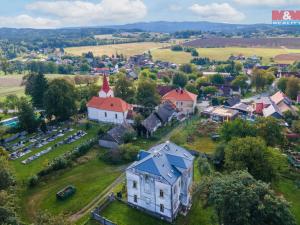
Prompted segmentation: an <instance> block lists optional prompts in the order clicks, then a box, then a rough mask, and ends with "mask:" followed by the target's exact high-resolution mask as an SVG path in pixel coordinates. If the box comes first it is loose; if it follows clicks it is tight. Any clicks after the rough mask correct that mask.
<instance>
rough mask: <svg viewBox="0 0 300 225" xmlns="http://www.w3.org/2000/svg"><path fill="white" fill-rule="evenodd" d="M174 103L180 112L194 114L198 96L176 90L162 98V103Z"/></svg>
mask: <svg viewBox="0 0 300 225" xmlns="http://www.w3.org/2000/svg"><path fill="white" fill-rule="evenodd" d="M166 101H169V102H172V103H173V104H174V105H175V106H176V108H177V110H178V111H179V112H182V113H184V114H193V113H194V112H195V108H196V104H197V95H195V94H193V93H191V92H189V91H187V90H184V89H174V90H171V91H169V92H168V93H166V94H165V95H164V96H163V97H162V102H166Z"/></svg>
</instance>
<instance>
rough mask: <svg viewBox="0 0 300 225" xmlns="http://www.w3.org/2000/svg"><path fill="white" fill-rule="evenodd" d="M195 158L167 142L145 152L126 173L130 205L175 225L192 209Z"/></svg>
mask: <svg viewBox="0 0 300 225" xmlns="http://www.w3.org/2000/svg"><path fill="white" fill-rule="evenodd" d="M193 162H194V157H193V156H192V155H191V154H190V153H189V152H188V151H187V150H185V149H184V148H182V147H179V146H177V145H175V144H173V143H170V142H166V143H163V144H160V145H157V146H155V147H152V148H151V149H150V150H149V151H141V152H140V154H139V161H136V162H134V163H133V164H132V165H131V166H129V167H128V168H127V170H126V180H127V196H128V199H127V200H128V203H129V204H130V205H133V206H135V207H137V208H140V209H141V208H142V209H143V210H146V211H148V212H149V213H151V214H153V215H155V216H157V217H160V218H163V219H165V220H167V221H170V222H172V221H173V220H174V219H175V218H176V216H177V213H178V211H179V210H180V209H182V210H187V209H189V208H190V205H191V201H192V199H191V188H192V183H193Z"/></svg>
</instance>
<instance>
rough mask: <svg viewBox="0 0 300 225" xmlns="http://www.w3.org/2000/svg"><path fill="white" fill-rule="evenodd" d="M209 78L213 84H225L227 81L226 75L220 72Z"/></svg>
mask: <svg viewBox="0 0 300 225" xmlns="http://www.w3.org/2000/svg"><path fill="white" fill-rule="evenodd" d="M209 79H210V82H211V83H212V84H224V82H225V79H224V77H223V76H222V75H221V74H219V73H217V74H214V75H211V76H210V77H209Z"/></svg>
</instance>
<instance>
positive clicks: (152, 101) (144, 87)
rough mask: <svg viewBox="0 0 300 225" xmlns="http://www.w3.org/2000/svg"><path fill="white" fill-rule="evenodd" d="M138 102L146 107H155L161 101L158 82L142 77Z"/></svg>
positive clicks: (137, 95) (137, 93)
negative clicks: (157, 86)
mask: <svg viewBox="0 0 300 225" xmlns="http://www.w3.org/2000/svg"><path fill="white" fill-rule="evenodd" d="M136 101H137V103H138V104H140V105H143V106H146V107H155V106H156V105H158V104H159V102H160V96H159V94H158V93H157V90H156V83H155V82H154V81H151V80H149V79H141V80H140V81H139V83H138V88H137V92H136Z"/></svg>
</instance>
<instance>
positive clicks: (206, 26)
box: [107, 21, 295, 33]
mask: <svg viewBox="0 0 300 225" xmlns="http://www.w3.org/2000/svg"><path fill="white" fill-rule="evenodd" d="M107 28H114V29H139V30H144V31H151V32H169V33H173V32H176V31H183V30H202V31H216V32H233V31H245V30H253V31H255V30H268V29H288V30H289V29H295V27H293V28H291V27H287V28H283V27H280V28H279V27H274V26H272V25H271V24H249V25H248V24H229V23H212V22H205V21H199V22H167V21H157V22H141V23H132V24H125V25H114V26H107Z"/></svg>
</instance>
